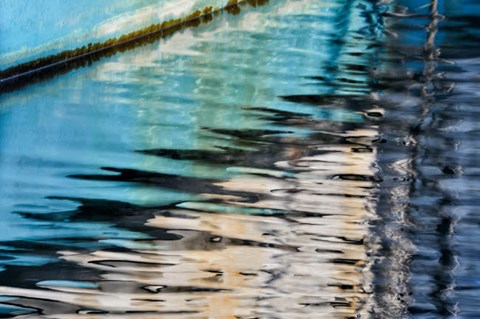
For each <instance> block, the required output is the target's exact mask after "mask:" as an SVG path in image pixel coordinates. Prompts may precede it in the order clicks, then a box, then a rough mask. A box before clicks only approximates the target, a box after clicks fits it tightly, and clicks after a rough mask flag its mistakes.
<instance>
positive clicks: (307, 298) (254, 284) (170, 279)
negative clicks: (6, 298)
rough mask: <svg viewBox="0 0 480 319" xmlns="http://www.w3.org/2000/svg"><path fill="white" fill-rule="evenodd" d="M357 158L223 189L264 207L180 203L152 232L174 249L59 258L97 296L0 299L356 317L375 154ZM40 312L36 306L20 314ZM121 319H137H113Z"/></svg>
mask: <svg viewBox="0 0 480 319" xmlns="http://www.w3.org/2000/svg"><path fill="white" fill-rule="evenodd" d="M356 134H358V137H361V138H362V141H363V143H365V141H367V140H369V139H370V140H373V139H374V138H375V134H376V133H375V131H374V130H372V131H365V130H359V131H358V132H355V131H351V132H349V137H350V138H352V139H355V138H356V137H357V136H356ZM358 146H359V145H358V144H350V145H349V144H346V145H338V146H335V145H328V146H326V147H325V149H323V148H322V147H315V150H314V151H313V152H312V153H313V155H311V156H307V157H300V158H298V159H294V160H290V161H285V162H282V161H280V162H277V166H278V167H285V166H286V165H288V166H289V167H290V169H291V171H295V170H296V171H297V173H295V174H291V176H290V177H288V178H286V179H280V178H278V175H282V171H280V170H261V169H252V170H249V169H247V168H243V169H237V170H239V171H244V172H249V171H251V172H254V173H252V174H247V173H244V174H239V175H237V176H236V177H235V178H233V179H231V180H229V181H225V182H221V183H219V184H218V186H220V187H222V188H224V189H226V190H230V191H232V193H239V192H245V193H249V192H254V193H256V194H257V195H258V196H259V197H260V198H262V199H260V200H258V201H256V202H245V201H242V198H238V197H235V196H228V195H216V194H203V195H202V196H203V197H204V198H205V199H215V200H219V199H222V201H221V204H220V203H218V202H217V203H216V202H211V201H210V202H203V201H202V202H185V203H182V204H179V205H178V208H173V209H169V210H166V211H162V212H158V213H157V214H156V215H155V217H154V218H152V219H150V220H149V221H148V223H147V224H148V225H149V226H151V227H158V228H162V229H167V230H169V232H170V233H172V234H175V235H178V236H181V239H180V240H173V241H165V240H136V241H135V240H110V241H107V243H109V244H111V245H114V246H118V247H120V248H124V249H128V251H115V250H98V251H95V252H92V253H88V254H84V253H81V252H74V251H60V252H59V254H60V256H61V258H63V259H65V260H67V261H69V262H73V263H76V264H79V265H81V266H82V267H86V268H94V269H96V270H98V271H100V273H101V274H102V275H101V276H102V281H100V282H99V283H98V287H90V288H78V287H72V286H70V285H69V284H68V283H67V284H66V285H61V284H60V285H59V284H56V283H55V282H45V283H39V285H40V287H41V288H48V290H27V289H18V288H6V287H3V288H0V293H1V294H3V295H21V296H23V297H24V298H42V299H43V300H50V301H51V302H62V303H66V304H70V305H72V306H74V307H78V308H79V309H102V310H105V311H109V312H110V311H113V312H120V313H126V312H137V311H140V312H147V313H148V312H149V311H154V312H156V313H168V314H169V315H168V317H169V318H176V316H178V315H177V314H176V313H177V312H183V313H189V315H188V316H189V317H190V318H204V317H208V318H236V317H247V316H260V317H264V316H273V315H275V314H283V315H284V316H285V318H287V317H288V318H310V317H311V315H312V311H318V312H321V313H322V315H328V316H330V317H331V318H347V317H352V316H354V315H355V313H356V311H358V307H359V304H358V303H359V302H361V301H362V300H363V299H365V297H366V295H365V294H366V290H367V291H368V276H365V275H364V274H362V269H363V268H364V267H365V266H366V263H367V257H366V246H365V243H364V242H363V241H364V238H365V234H366V233H367V232H368V229H367V228H368V225H367V224H366V223H364V222H365V221H366V220H368V219H369V218H370V216H369V214H370V213H369V209H368V208H367V207H368V206H370V205H371V198H372V195H373V192H374V191H375V183H374V182H373V181H371V180H369V177H370V176H372V169H371V163H372V162H373V161H374V160H375V153H374V152H369V153H368V154H367V156H365V153H361V154H362V156H359V153H357V152H352V148H357V147H358ZM369 148H370V147H369ZM327 149H328V151H327ZM332 152H333V153H332ZM290 153H294V152H290ZM315 153H316V154H317V155H314V154H315ZM334 163H336V165H334ZM259 173H261V175H258V174H259ZM332 176H333V177H335V176H337V177H339V178H333V179H332ZM352 176H355V177H356V178H353V177H352ZM249 213H253V214H254V215H251V214H249ZM262 214H263V215H262ZM365 280H367V282H366V281H365ZM36 303H37V302H35V301H34V300H33V299H32V300H30V301H27V302H26V305H29V306H30V307H32V306H38V305H36ZM48 308H49V307H47V308H46V311H47V313H48ZM123 316H124V317H125V318H127V317H128V318H130V317H132V315H130V314H124V315H122V316H120V315H116V318H120V317H122V318H123ZM165 316H167V315H166V314H165ZM79 317H81V315H79ZM59 318H67V317H66V316H65V317H62V316H60V317H59ZM68 318H73V317H72V316H69V317H68ZM143 318H148V317H143Z"/></svg>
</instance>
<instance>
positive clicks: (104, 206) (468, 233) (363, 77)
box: [0, 0, 479, 319]
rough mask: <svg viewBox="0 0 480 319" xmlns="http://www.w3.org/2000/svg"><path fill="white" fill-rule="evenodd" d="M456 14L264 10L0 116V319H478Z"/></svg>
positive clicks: (162, 44)
mask: <svg viewBox="0 0 480 319" xmlns="http://www.w3.org/2000/svg"><path fill="white" fill-rule="evenodd" d="M455 3H457V2H456V1H445V2H442V3H440V6H439V7H438V9H437V10H438V14H440V13H441V14H443V15H445V16H447V17H448V19H447V20H445V19H443V17H440V16H436V15H435V14H434V15H431V14H429V9H430V8H429V7H425V6H421V5H418V4H416V3H415V1H410V2H408V1H405V3H400V4H401V5H404V6H408V7H409V8H410V9H409V10H410V11H409V12H415V11H414V9H415V8H417V9H418V10H417V12H418V13H426V15H420V16H415V17H409V18H406V17H405V14H404V13H405V12H402V9H401V8H399V7H395V6H387V5H385V4H383V3H380V2H379V3H376V2H372V1H367V0H357V1H340V0H328V1H326V0H315V1H301V0H298V1H281V0H277V1H270V2H269V3H268V4H266V5H264V6H261V7H256V8H253V7H242V8H241V12H240V13H238V12H234V13H237V14H235V15H232V14H225V15H222V16H220V17H217V18H216V19H215V21H213V22H211V23H209V24H203V25H201V26H199V27H198V28H192V29H187V30H183V31H181V32H179V33H176V34H175V35H173V36H172V37H170V38H168V39H163V40H159V41H157V42H154V43H151V44H148V45H144V46H141V47H138V48H136V49H133V50H130V51H127V52H123V53H121V54H117V55H115V56H112V57H109V58H104V59H102V60H100V61H98V62H96V63H93V64H92V65H90V66H88V67H85V68H80V69H76V70H74V71H72V72H70V73H68V74H65V75H61V76H57V77H55V78H53V79H51V80H48V81H44V82H40V83H36V84H33V85H30V86H26V87H24V88H23V89H21V90H19V91H16V92H12V93H7V94H3V95H1V96H0V101H1V110H0V111H1V113H0V121H1V122H0V127H1V130H2V131H1V132H2V134H0V138H1V141H0V143H1V147H0V182H1V185H2V187H1V188H0V195H1V197H0V198H1V200H0V210H1V218H2V223H0V240H1V246H0V265H1V267H2V268H1V270H2V271H1V272H0V295H2V297H1V302H2V307H1V308H0V316H4V317H18V318H145V319H148V318H159V317H160V318H357V317H361V318H409V317H418V318H448V317H449V316H454V315H458V316H459V317H462V316H463V317H465V318H467V317H471V318H475V317H476V316H478V310H477V309H476V304H478V302H477V301H478V297H477V296H476V293H475V291H476V290H478V287H479V283H478V278H479V277H478V274H479V269H478V266H477V265H476V264H477V263H476V261H477V260H476V256H477V254H476V253H475V251H476V247H475V245H474V244H473V243H474V242H475V238H476V237H477V236H478V234H477V233H478V231H477V228H478V227H477V226H478V224H479V223H478V218H477V217H475V207H476V203H477V199H476V197H477V196H476V193H477V189H478V187H477V186H476V180H477V171H478V168H477V164H476V163H477V162H476V160H475V159H476V157H477V155H476V154H477V153H478V152H477V150H478V145H477V142H476V141H477V140H478V139H476V138H475V136H476V132H477V130H478V129H477V128H476V123H477V121H476V119H477V115H476V111H475V104H474V103H472V100H475V97H476V94H477V93H476V91H475V90H474V89H473V88H474V86H475V83H476V81H477V77H478V76H477V73H478V72H476V70H477V69H478V61H477V60H478V54H477V53H478V52H477V51H478V49H477V48H476V46H475V45H474V44H473V42H474V41H475V34H476V33H475V32H476V29H477V28H478V24H476V22H475V21H476V20H475V19H474V18H472V17H471V16H468V15H467V13H468V12H470V13H471V12H473V11H472V8H476V6H477V5H475V4H474V3H473V2H465V3H463V2H462V5H457V6H454V4H455ZM422 4H423V3H422ZM433 9H435V8H433ZM434 13H436V12H434ZM392 15H393V16H395V17H391V16H392ZM469 17H470V18H469ZM425 27H428V28H427V29H425ZM460 45H461V46H462V47H461V48H462V49H461V50H460V49H459V46H460ZM438 48H442V51H441V55H439V53H438V51H437V49H438Z"/></svg>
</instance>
